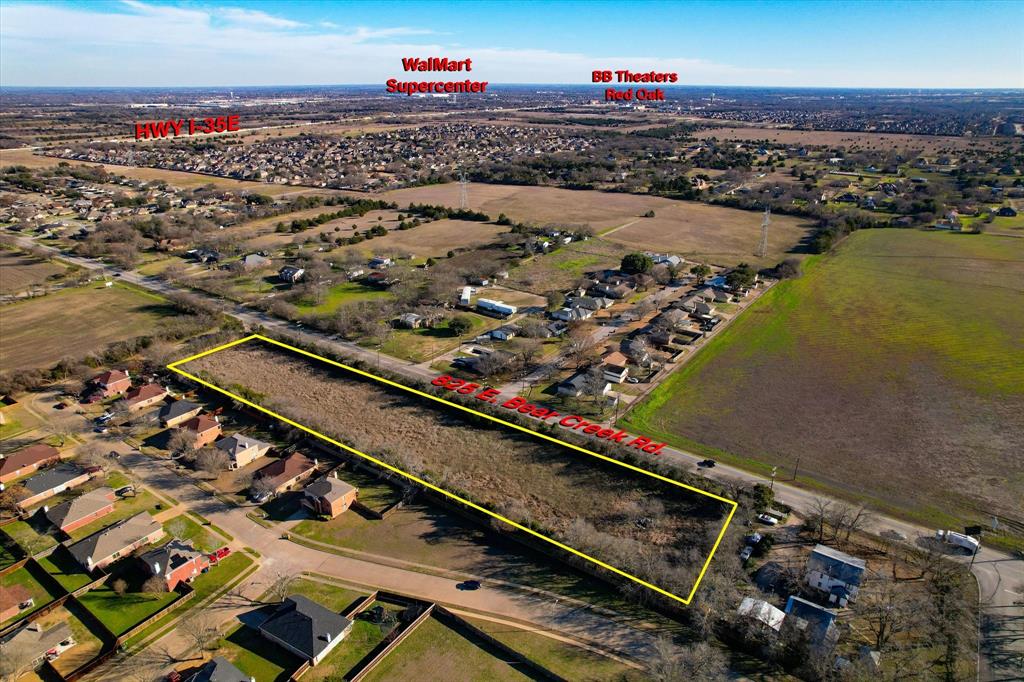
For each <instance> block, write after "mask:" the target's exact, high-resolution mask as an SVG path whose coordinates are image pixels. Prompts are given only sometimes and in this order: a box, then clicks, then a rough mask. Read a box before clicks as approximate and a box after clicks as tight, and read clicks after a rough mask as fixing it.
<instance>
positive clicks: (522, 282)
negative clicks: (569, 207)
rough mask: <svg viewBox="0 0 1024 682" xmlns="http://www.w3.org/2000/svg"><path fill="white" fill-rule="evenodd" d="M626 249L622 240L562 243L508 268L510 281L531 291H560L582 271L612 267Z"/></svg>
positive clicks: (620, 258)
mask: <svg viewBox="0 0 1024 682" xmlns="http://www.w3.org/2000/svg"><path fill="white" fill-rule="evenodd" d="M627 253H629V249H627V248H626V247H625V246H623V245H622V244H618V243H615V242H610V241H605V240H604V239H588V240H587V241H585V242H576V243H573V244H569V245H568V246H563V247H562V248H560V249H558V250H557V251H555V252H554V253H549V254H544V255H541V256H536V257H534V258H531V259H530V260H528V261H526V262H525V263H523V264H522V265H520V266H519V267H517V268H514V269H512V270H510V271H509V280H510V282H511V283H512V284H514V285H515V286H517V287H520V288H522V289H526V290H527V291H531V292H533V293H535V294H541V295H543V294H546V293H548V292H549V291H564V290H566V289H568V288H569V287H571V286H572V285H573V284H575V283H576V282H577V281H578V280H579V279H580V277H582V276H583V274H584V273H585V272H589V271H592V270H599V269H602V268H616V267H618V266H619V265H620V264H621V263H622V257H623V256H625V255H626V254H627Z"/></svg>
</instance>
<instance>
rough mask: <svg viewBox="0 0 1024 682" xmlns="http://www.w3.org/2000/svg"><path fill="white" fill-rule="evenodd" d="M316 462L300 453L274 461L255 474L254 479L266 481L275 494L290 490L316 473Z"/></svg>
mask: <svg viewBox="0 0 1024 682" xmlns="http://www.w3.org/2000/svg"><path fill="white" fill-rule="evenodd" d="M316 465H317V461H316V460H315V459H310V458H308V457H306V456H305V455H304V454H302V453H301V452H293V453H292V454H290V455H288V456H287V457H282V458H281V459H276V460H274V461H273V462H271V463H270V464H268V465H267V466H265V467H263V468H262V469H260V470H259V471H257V472H256V475H255V476H254V478H257V479H262V480H265V481H267V482H268V483H269V484H270V486H271V489H272V490H273V491H274V492H275V493H283V492H285V491H286V490H291V489H292V488H293V487H295V485H296V484H298V483H299V482H301V481H304V480H306V479H307V478H309V477H310V476H312V475H313V474H314V473H315V472H316Z"/></svg>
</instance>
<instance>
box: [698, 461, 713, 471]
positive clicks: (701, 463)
mask: <svg viewBox="0 0 1024 682" xmlns="http://www.w3.org/2000/svg"><path fill="white" fill-rule="evenodd" d="M697 466H699V467H704V468H705V469H710V468H711V467H713V466H715V460H713V459H702V460H701V461H699V462H697Z"/></svg>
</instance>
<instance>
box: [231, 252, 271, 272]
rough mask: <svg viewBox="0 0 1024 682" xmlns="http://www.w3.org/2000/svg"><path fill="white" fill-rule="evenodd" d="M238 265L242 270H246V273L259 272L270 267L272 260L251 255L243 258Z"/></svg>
mask: <svg viewBox="0 0 1024 682" xmlns="http://www.w3.org/2000/svg"><path fill="white" fill-rule="evenodd" d="M238 263H239V266H240V267H241V268H242V270H244V271H245V272H251V271H253V270H259V269H260V268H265V267H267V266H269V265H270V259H269V258H266V257H264V256H261V255H260V254H258V253H250V254H249V255H247V256H243V257H242V258H241V260H239V261H238Z"/></svg>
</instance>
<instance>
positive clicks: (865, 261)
mask: <svg viewBox="0 0 1024 682" xmlns="http://www.w3.org/2000/svg"><path fill="white" fill-rule="evenodd" d="M626 423H627V424H628V425H629V426H631V427H633V428H636V429H639V430H641V431H644V432H648V433H651V432H653V433H654V434H655V437H662V436H664V437H665V438H667V439H669V440H671V441H674V442H676V443H678V444H680V445H682V446H686V447H691V448H694V449H698V450H700V451H702V452H709V453H714V454H717V455H719V456H722V457H723V458H725V459H728V460H729V461H732V462H735V463H738V464H741V465H744V466H749V467H751V468H754V469H759V470H762V471H763V470H765V469H767V468H769V467H771V466H773V465H778V466H779V470H780V476H781V477H782V478H788V477H789V476H790V475H792V473H793V468H794V467H795V466H796V464H797V461H798V460H799V463H800V476H801V478H803V479H805V480H807V481H808V482H810V481H813V482H814V484H816V485H824V486H826V487H827V488H828V489H831V490H833V491H836V492H838V493H840V494H845V495H846V496H849V497H852V498H858V499H866V500H869V501H872V502H874V503H875V504H877V505H879V506H880V507H882V508H883V509H886V510H889V511H893V512H899V513H903V514H910V515H913V516H914V517H915V518H918V519H921V520H925V519H927V520H928V522H934V521H939V522H949V523H951V524H953V525H958V524H957V522H958V521H959V520H963V519H974V520H979V519H982V520H986V521H987V520H988V519H989V516H988V514H990V513H999V514H1003V515H1006V516H1009V517H1013V518H1016V519H1018V520H1019V519H1020V518H1021V508H1020V500H1021V499H1022V497H1024V470H1022V468H1021V466H1020V459H1019V458H1020V453H1021V452H1024V241H1021V240H1019V239H1013V238H1006V237H994V236H978V235H959V234H948V233H935V232H919V231H906V230H871V231H862V232H857V233H855V234H854V235H852V236H851V237H850V238H849V239H848V240H847V242H846V243H844V244H843V245H842V246H841V247H840V248H839V249H838V251H837V252H836V253H835V254H834V255H830V256H824V257H820V258H818V257H816V258H813V259H811V261H810V262H809V263H808V267H807V272H806V273H805V274H804V276H803V277H802V278H800V279H797V280H791V281H787V282H783V283H781V284H780V285H778V286H777V287H776V288H774V289H773V290H772V291H769V292H768V293H767V294H766V295H764V296H763V297H762V298H761V299H760V300H759V301H758V302H757V303H755V304H754V305H753V306H752V307H751V308H750V309H749V311H748V312H746V313H745V314H744V315H742V316H741V317H740V318H739V319H737V320H736V321H735V322H734V323H733V324H732V325H731V326H730V327H729V328H728V329H727V330H726V331H725V332H724V333H723V334H721V335H720V336H718V337H717V338H715V339H714V340H712V341H711V343H709V344H708V345H707V346H706V347H705V348H704V349H703V350H702V351H701V352H700V353H698V354H697V355H696V356H695V357H694V358H693V360H692V361H691V362H689V363H688V364H687V365H686V366H685V367H683V369H682V370H681V371H679V372H677V373H676V374H674V375H673V376H672V377H671V378H670V379H669V380H668V381H666V382H665V383H664V384H663V385H662V386H661V387H660V388H659V389H658V390H657V391H655V393H654V394H653V395H652V397H651V398H649V399H648V400H647V401H645V402H644V403H643V404H641V405H640V406H639V407H637V408H636V409H635V410H633V412H631V413H630V415H629V417H628V420H627V422H626ZM1014 500H1017V502H1014Z"/></svg>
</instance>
